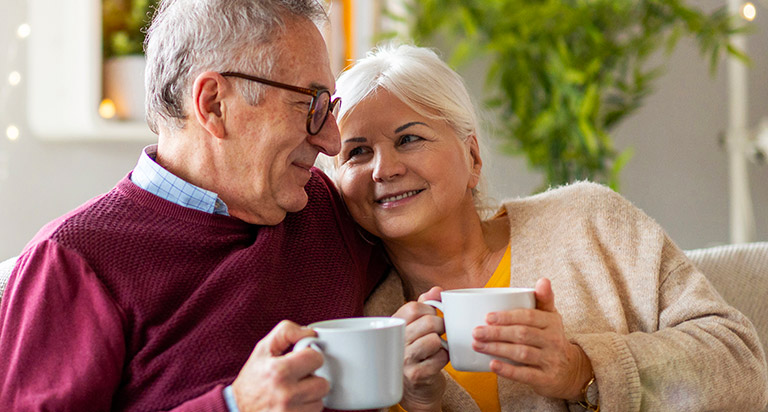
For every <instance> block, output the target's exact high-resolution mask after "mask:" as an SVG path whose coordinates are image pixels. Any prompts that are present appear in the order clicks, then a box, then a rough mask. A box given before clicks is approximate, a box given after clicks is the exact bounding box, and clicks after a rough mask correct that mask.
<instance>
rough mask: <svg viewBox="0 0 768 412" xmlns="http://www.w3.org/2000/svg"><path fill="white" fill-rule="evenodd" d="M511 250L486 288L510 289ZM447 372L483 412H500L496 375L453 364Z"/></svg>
mask: <svg viewBox="0 0 768 412" xmlns="http://www.w3.org/2000/svg"><path fill="white" fill-rule="evenodd" d="M510 259H511V250H510V247H509V246H507V251H506V252H504V257H502V258H501V262H499V266H498V267H496V271H495V272H493V276H491V278H490V279H489V280H488V283H486V284H485V287H486V288H506V287H509V283H510V280H511V275H510V270H511V266H512V263H511V260H510ZM445 371H446V372H448V374H450V375H451V377H452V378H453V379H454V380H455V381H456V382H457V383H458V384H459V385H461V386H462V387H463V388H464V389H466V391H467V392H468V393H469V395H470V396H472V399H474V400H475V402H476V403H477V406H478V407H480V410H481V411H483V412H500V411H501V406H500V405H499V390H498V386H497V384H496V374H495V373H493V372H462V371H457V370H456V369H453V366H451V363H450V362H449V363H448V365H446V366H445ZM389 410H390V412H407V411H406V410H405V409H403V408H402V407H400V405H395V406H393V407H391V408H390V409H389Z"/></svg>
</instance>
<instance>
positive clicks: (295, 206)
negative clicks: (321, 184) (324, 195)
mask: <svg viewBox="0 0 768 412" xmlns="http://www.w3.org/2000/svg"><path fill="white" fill-rule="evenodd" d="M308 202H309V197H308V196H307V192H306V191H304V188H302V189H301V194H297V196H293V197H292V198H291V199H290V200H289V201H287V202H284V204H283V209H285V211H286V212H288V213H296V212H300V211H302V210H303V209H304V208H305V207H307V203H308Z"/></svg>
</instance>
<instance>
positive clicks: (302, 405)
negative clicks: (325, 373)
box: [232, 320, 330, 412]
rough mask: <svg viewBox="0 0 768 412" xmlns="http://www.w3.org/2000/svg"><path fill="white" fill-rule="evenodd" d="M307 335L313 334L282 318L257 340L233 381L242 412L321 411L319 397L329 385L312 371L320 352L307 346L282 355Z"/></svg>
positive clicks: (326, 390)
mask: <svg viewBox="0 0 768 412" xmlns="http://www.w3.org/2000/svg"><path fill="white" fill-rule="evenodd" d="M309 336H316V334H315V332H314V331H313V330H311V329H308V328H303V327H301V326H299V325H297V324H295V323H293V322H291V321H287V320H284V321H282V322H280V323H279V324H278V325H277V326H275V328H274V329H272V331H270V332H269V334H268V335H267V336H265V337H264V339H262V340H260V341H259V343H258V344H256V347H255V348H254V350H253V352H252V353H251V356H250V358H248V361H247V362H245V365H244V366H243V369H241V370H240V373H239V374H238V376H237V379H235V381H234V382H232V389H233V391H234V394H235V399H236V400H237V406H238V408H239V409H240V411H241V412H255V411H267V410H268V411H301V412H304V411H322V409H323V402H322V400H323V397H324V396H325V395H327V394H328V391H329V390H330V386H329V384H328V381H326V380H325V379H323V378H319V377H317V376H314V375H313V374H312V373H313V372H314V371H315V370H316V369H317V368H319V367H320V366H322V364H323V357H322V355H321V354H319V353H318V352H316V351H314V350H312V349H309V348H307V349H304V350H301V351H298V352H289V353H287V354H285V355H283V352H285V351H286V350H287V349H288V348H289V347H290V346H291V345H293V344H295V343H296V342H298V341H299V340H300V339H301V338H304V337H309Z"/></svg>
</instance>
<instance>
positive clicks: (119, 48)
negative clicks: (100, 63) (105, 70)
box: [101, 0, 158, 59]
mask: <svg viewBox="0 0 768 412" xmlns="http://www.w3.org/2000/svg"><path fill="white" fill-rule="evenodd" d="M157 3H158V0H102V20H101V22H102V33H103V42H102V47H103V56H104V58H105V59H108V58H111V57H117V56H129V55H137V54H138V55H143V54H144V36H145V32H144V28H145V26H146V25H147V24H148V23H149V19H150V17H151V16H152V13H153V12H154V9H155V7H157Z"/></svg>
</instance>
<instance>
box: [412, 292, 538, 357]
mask: <svg viewBox="0 0 768 412" xmlns="http://www.w3.org/2000/svg"><path fill="white" fill-rule="evenodd" d="M440 299H441V300H442V302H439V301H436V300H428V301H426V302H424V303H426V304H428V305H431V306H434V307H436V308H438V309H440V311H441V312H443V320H444V322H445V334H446V337H447V338H448V341H447V342H446V341H445V340H443V347H444V348H445V349H446V350H448V356H449V358H450V360H451V365H452V366H453V368H454V369H456V370H459V371H468V372H490V370H491V365H490V363H491V360H492V359H500V358H496V357H493V356H489V355H486V354H484V353H479V352H476V351H475V350H474V349H472V341H473V338H472V330H473V329H475V328H476V327H478V326H481V325H485V324H486V322H485V317H486V315H488V313H490V312H499V311H507V310H513V309H519V308H529V309H533V308H535V307H536V298H535V296H534V294H533V289H531V288H469V289H454V290H446V291H443V292H441V293H440ZM500 360H502V361H507V360H505V359H500Z"/></svg>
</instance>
